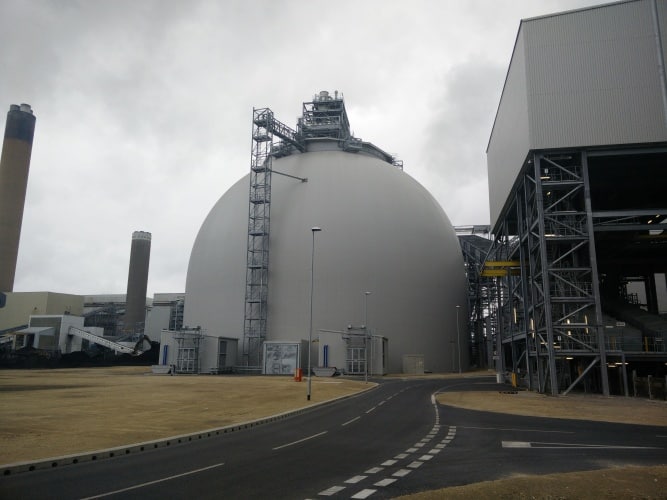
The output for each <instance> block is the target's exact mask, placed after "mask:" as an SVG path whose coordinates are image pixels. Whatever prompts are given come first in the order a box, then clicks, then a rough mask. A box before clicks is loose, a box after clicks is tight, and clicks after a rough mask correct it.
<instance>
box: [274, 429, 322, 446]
mask: <svg viewBox="0 0 667 500" xmlns="http://www.w3.org/2000/svg"><path fill="white" fill-rule="evenodd" d="M327 432H329V431H323V432H320V433H319V434H313V435H312V436H308V437H306V438H303V439H299V440H298V441H292V442H291V443H287V444H283V445H281V446H276V447H275V448H273V449H274V450H280V449H282V448H287V447H288V446H292V445H295V444H299V443H303V442H304V441H308V440H310V439H315V438H316V437H320V436H322V435H324V434H326V433H327Z"/></svg>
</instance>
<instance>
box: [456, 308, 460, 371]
mask: <svg viewBox="0 0 667 500" xmlns="http://www.w3.org/2000/svg"><path fill="white" fill-rule="evenodd" d="M459 309H461V306H456V345H457V350H458V351H459V373H461V334H460V333H459Z"/></svg>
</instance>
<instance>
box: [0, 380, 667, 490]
mask: <svg viewBox="0 0 667 500" xmlns="http://www.w3.org/2000/svg"><path fill="white" fill-rule="evenodd" d="M482 374H483V375H486V374H487V373H482ZM476 375H479V374H476ZM458 376H459V375H445V376H444V378H451V377H458ZM464 376H470V375H469V374H464ZM372 386H373V384H372V383H365V382H364V381H363V380H348V379H343V378H317V377H314V378H313V382H312V398H311V401H307V400H306V391H307V384H306V382H305V380H304V381H303V382H295V381H294V380H293V379H292V378H291V377H261V376H251V377H247V376H184V375H179V376H174V377H172V376H158V375H153V374H151V372H150V369H149V368H148V367H115V368H92V369H59V370H0V397H1V401H2V405H0V463H1V464H8V463H14V462H18V461H27V460H34V459H40V458H47V457H54V456H59V455H65V454H70V453H76V452H84V451H91V450H99V449H103V448H108V447H115V446H122V445H126V444H131V443H137V442H143V441H149V440H152V439H159V438H166V437H170V436H174V435H178V434H185V433H190V432H197V431H202V430H205V429H211V428H216V427H222V426H225V425H230V424H234V423H240V422H244V421H249V420H254V419H257V418H262V417H266V416H269V415H275V414H278V413H282V412H285V411H289V410H294V409H297V408H303V407H306V406H308V405H310V404H316V403H318V402H322V401H327V400H331V399H334V398H337V397H342V396H346V395H350V394H354V393H356V392H359V391H362V390H365V389H368V388H371V387H372ZM503 389H505V388H504V387H503ZM438 399H439V401H440V402H441V403H443V404H448V405H455V406H460V407H463V408H470V409H478V410H485V411H496V412H503V413H513V414H519V415H534V416H549V417H555V418H581V419H587V420H604V421H610V422H622V423H630V424H637V425H659V426H665V427H666V428H667V403H666V402H664V401H648V400H642V399H635V398H619V397H613V398H605V397H601V396H580V395H573V396H567V397H550V396H544V395H540V394H536V393H532V392H526V391H520V392H518V393H516V394H509V393H506V392H501V391H491V392H475V393H472V392H467V393H466V392H455V393H446V394H441V395H439V397H438ZM666 432H667V430H666ZM665 464H667V453H666V456H665ZM665 464H663V466H661V467H642V468H634V467H628V468H623V469H606V470H601V471H592V472H578V473H570V474H558V475H549V476H538V477H535V476H533V477H531V476H518V477H511V478H507V479H504V480H500V481H493V482H484V483H478V484H473V485H468V486H463V487H456V488H446V489H444V490H439V491H434V492H426V493H420V494H418V495H412V496H410V497H409V498H412V499H420V500H427V499H428V500H431V499H439V498H468V499H473V498H475V499H476V498H500V499H505V498H506V499H510V498H511V499H514V498H520V499H524V498H525V499H529V498H530V499H533V498H535V499H556V498H558V499H570V498H647V499H653V498H661V499H667V465H665Z"/></svg>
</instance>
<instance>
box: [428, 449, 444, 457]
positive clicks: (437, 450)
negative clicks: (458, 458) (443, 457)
mask: <svg viewBox="0 0 667 500" xmlns="http://www.w3.org/2000/svg"><path fill="white" fill-rule="evenodd" d="M441 451H442V449H441V448H437V447H436V448H433V449H432V450H430V451H429V453H430V454H431V455H437V454H438V453H440V452H441Z"/></svg>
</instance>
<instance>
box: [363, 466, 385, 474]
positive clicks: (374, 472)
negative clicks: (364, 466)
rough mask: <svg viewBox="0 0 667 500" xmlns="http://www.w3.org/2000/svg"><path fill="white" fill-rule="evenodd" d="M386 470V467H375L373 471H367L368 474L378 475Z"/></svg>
mask: <svg viewBox="0 0 667 500" xmlns="http://www.w3.org/2000/svg"><path fill="white" fill-rule="evenodd" d="M383 470H384V467H373V468H372V469H368V470H367V471H366V474H377V473H378V472H382V471H383Z"/></svg>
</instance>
